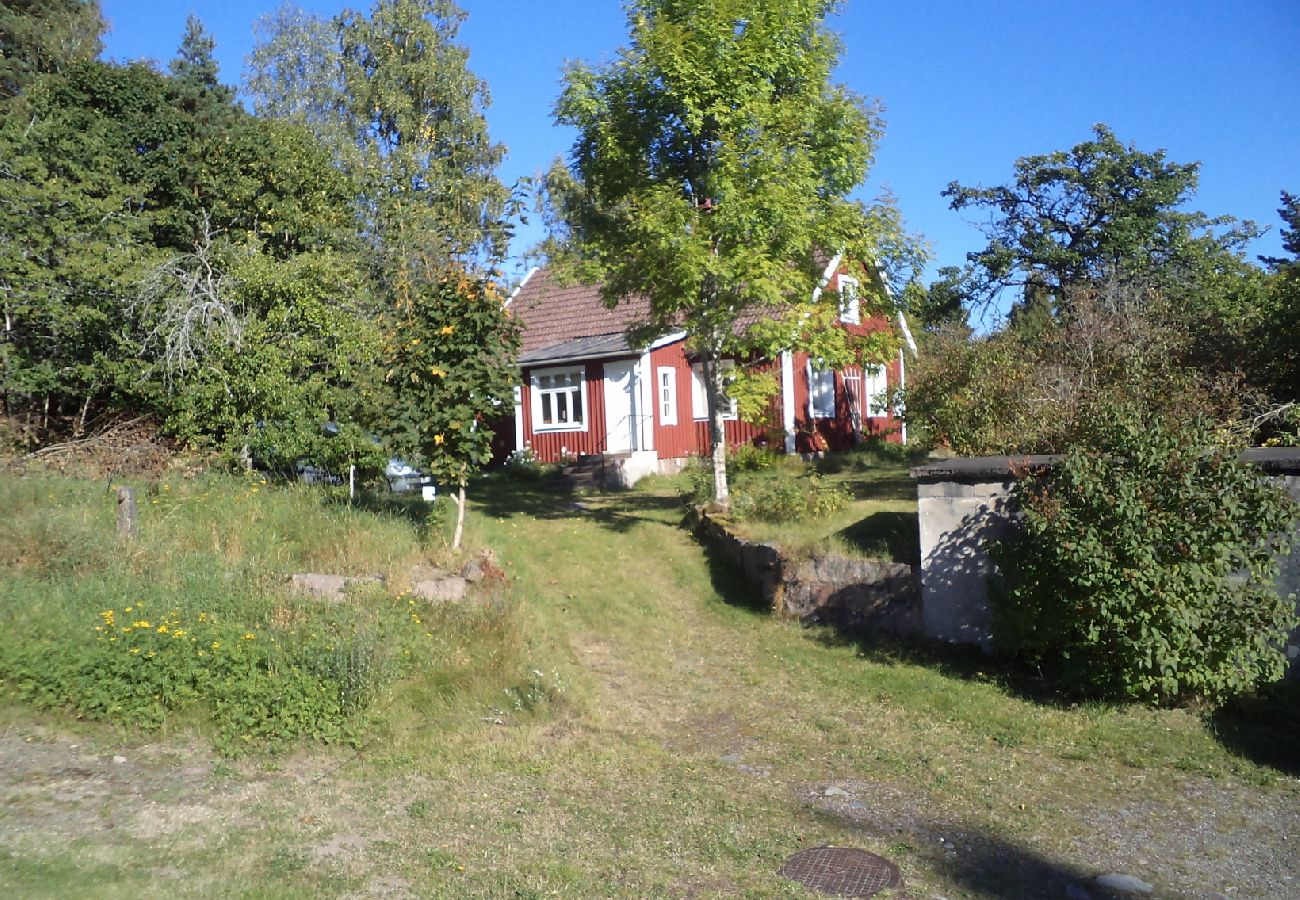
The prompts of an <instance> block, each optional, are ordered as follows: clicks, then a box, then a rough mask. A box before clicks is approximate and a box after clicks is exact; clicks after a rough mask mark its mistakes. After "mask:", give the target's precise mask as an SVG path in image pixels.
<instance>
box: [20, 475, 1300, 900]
mask: <svg viewBox="0 0 1300 900" xmlns="http://www.w3.org/2000/svg"><path fill="white" fill-rule="evenodd" d="M895 472H896V474H895V475H894V476H885V475H884V474H882V475H881V476H880V477H881V479H883V480H885V481H888V479H889V478H896V477H898V476H897V473H898V472H901V468H900V469H897V470H895ZM846 477H847V478H858V479H860V480H862V481H863V482H864V483H866V482H868V481H869V479H870V478H871V477H873V474H872V473H870V472H861V473H846ZM259 487H260V490H259V491H258V492H255V493H254V492H250V491H249V486H248V485H244V484H241V483H239V482H232V481H230V480H226V479H214V480H208V481H204V480H200V481H189V482H184V483H176V484H172V485H171V486H170V487H169V488H168V489H167V490H166V491H163V490H162V489H161V488H159V489H158V490H157V491H156V492H155V493H154V494H153V495H152V499H160V498H161V495H162V494H163V493H166V494H168V495H173V499H160V502H159V503H158V504H156V505H155V504H152V503H151V502H146V503H145V504H144V507H143V509H144V517H143V522H142V538H141V546H140V547H139V548H138V549H136V550H132V551H129V552H128V553H126V554H125V561H123V559H122V558H120V557H121V554H120V553H118V552H117V551H116V550H115V544H113V542H112V541H111V540H110V539H108V538H105V537H104V533H103V532H104V529H105V528H111V514H112V505H111V500H109V499H108V498H107V497H106V496H105V495H103V489H104V486H103V484H102V483H99V484H89V483H84V482H74V481H41V482H36V481H30V480H27V481H22V482H19V483H16V484H15V483H14V481H13V480H10V481H9V482H8V483H0V500H3V501H4V502H8V504H9V509H10V510H11V514H10V515H8V516H7V517H6V519H5V521H4V522H3V523H0V548H4V549H0V553H3V554H5V555H4V556H3V558H2V559H0V562H2V563H3V565H4V566H5V567H6V577H5V582H4V584H5V588H4V590H3V592H0V602H2V603H3V605H0V626H3V627H4V633H5V634H6V635H8V637H7V638H6V640H10V641H13V640H21V639H22V638H21V635H20V634H19V631H18V630H22V629H25V630H27V631H31V630H33V629H35V630H39V629H40V628H41V627H43V626H42V625H41V624H40V623H41V622H42V621H44V620H45V618H47V617H54V620H56V621H58V622H60V623H63V624H61V625H60V627H73V623H75V622H77V621H80V618H82V606H83V605H84V607H85V609H87V610H92V611H93V610H94V609H95V608H96V607H98V606H99V605H100V604H102V603H107V602H108V601H110V600H116V601H117V602H119V603H120V602H121V601H122V599H124V598H125V597H127V596H129V595H130V592H138V591H139V590H140V589H141V588H142V585H156V590H157V591H159V592H160V593H166V592H173V593H177V592H183V591H185V590H187V589H188V587H187V583H186V582H185V581H184V580H183V579H180V576H179V574H178V573H180V572H183V571H186V570H187V569H188V568H195V569H196V570H197V571H199V572H200V573H206V574H203V579H206V578H208V577H209V576H210V577H211V578H212V579H215V580H216V581H218V582H219V581H222V580H223V579H224V580H225V581H226V583H232V582H233V583H234V584H235V585H236V586H237V588H238V590H234V589H232V590H231V591H229V592H230V593H240V592H241V591H242V592H244V593H246V594H247V596H249V597H250V598H252V599H250V600H249V601H248V603H249V604H251V605H248V606H246V607H239V608H240V609H242V610H244V611H245V612H246V613H247V614H250V615H252V614H256V615H264V616H272V615H274V614H276V611H277V610H280V609H282V608H283V607H284V606H285V605H286V604H288V605H291V604H290V601H288V600H286V599H284V598H283V596H282V594H281V591H282V577H283V575H284V574H286V573H287V572H290V571H294V570H297V569H298V568H299V567H302V566H306V565H308V564H310V566H311V567H313V568H316V569H318V570H320V569H327V568H335V569H337V570H339V571H353V572H357V573H363V572H390V573H395V577H396V575H397V574H400V572H401V570H402V569H403V568H404V567H405V566H406V565H408V564H410V563H411V562H417V561H420V562H422V561H429V560H430V559H432V560H434V561H436V558H437V557H438V555H439V553H440V552H441V550H440V547H439V543H440V540H441V534H442V531H441V527H442V525H441V523H437V522H435V523H433V524H432V525H429V524H428V523H427V522H425V520H424V519H423V518H422V517H421V516H419V515H418V514H417V513H416V511H415V510H414V509H413V508H410V507H407V506H404V505H401V504H396V505H376V506H375V507H373V508H368V509H352V510H349V509H347V508H344V507H339V506H338V505H336V504H334V503H331V502H328V501H326V500H325V499H324V498H323V497H322V495H319V494H313V493H311V492H306V491H303V490H301V489H297V488H293V489H289V488H273V487H270V486H266V487H262V486H259ZM677 490H678V483H677V482H673V481H669V480H659V479H652V480H650V482H649V483H648V484H646V485H645V486H644V488H643V489H639V490H637V491H633V492H630V493H625V494H610V495H595V496H589V497H582V498H573V497H570V496H567V495H563V494H557V493H554V492H552V491H548V490H547V489H546V488H545V486H541V485H536V484H532V485H529V484H521V483H516V482H508V481H489V482H485V483H483V484H481V485H478V486H476V488H475V490H474V491H473V492H472V494H471V497H472V499H473V506H472V508H471V513H470V516H469V519H468V523H467V524H468V528H469V539H470V541H471V542H472V543H473V544H475V545H477V546H490V547H492V548H494V549H495V550H496V552H497V555H498V559H499V562H500V564H501V566H502V568H503V569H504V570H505V572H506V573H507V574H508V576H509V582H508V588H507V592H508V596H507V597H505V598H504V599H501V598H498V599H497V600H496V601H494V603H497V604H498V605H499V606H500V615H498V616H494V617H493V618H491V619H490V620H488V621H487V622H485V623H481V624H482V625H483V629H482V630H476V629H475V628H473V627H471V626H470V625H467V624H466V620H462V619H457V618H456V617H454V616H450V615H449V614H446V613H438V612H437V611H436V610H434V609H433V608H427V609H426V608H425V607H420V610H421V614H422V615H424V616H426V617H427V618H429V619H434V618H436V617H437V616H438V615H449V617H448V618H446V619H445V620H443V621H444V623H445V632H444V633H442V637H441V639H439V640H433V639H430V640H429V642H428V644H426V645H423V646H426V647H427V648H428V649H427V651H418V652H419V653H423V657H422V658H421V659H419V660H417V661H415V662H413V663H411V664H410V665H409V666H408V667H407V668H405V669H403V670H401V672H400V674H399V675H398V676H397V677H395V678H394V679H392V680H390V681H388V682H386V683H385V686H384V687H383V689H382V691H381V692H380V693H379V695H378V696H377V698H376V699H375V703H374V706H373V707H372V713H371V715H370V717H369V720H368V725H367V728H366V731H365V737H364V739H363V740H362V741H361V742H360V745H359V746H356V747H350V746H321V745H318V744H310V743H309V744H304V745H300V746H298V747H297V748H296V749H289V750H286V751H284V752H281V753H280V754H278V755H272V756H264V755H256V754H254V755H244V756H239V757H234V758H230V757H223V756H219V755H217V754H215V753H214V752H213V751H212V749H211V742H210V741H209V740H208V735H207V734H206V732H205V731H204V730H203V729H204V727H205V726H203V724H202V722H201V721H198V722H197V724H196V721H195V720H192V719H185V718H181V719H177V720H176V721H170V720H169V721H168V723H167V724H166V725H165V726H164V728H163V730H162V731H161V732H149V733H138V732H133V731H129V730H121V729H115V728H113V727H111V726H107V725H103V724H99V723H92V722H85V721H78V720H76V719H75V718H73V717H72V716H70V715H68V714H66V713H64V712H59V711H47V712H40V711H34V710H33V709H32V708H31V707H30V706H29V705H26V704H21V703H18V702H16V701H13V700H9V701H7V702H6V704H5V705H4V706H2V707H0V895H3V896H5V897H26V896H41V897H48V896H59V897H96V898H101V897H139V896H145V895H157V894H166V895H168V896H213V895H222V896H248V897H318V896H371V895H379V896H390V897H548V896H561V897H595V896H611V897H737V896H744V897H784V896H788V897H805V896H812V895H811V894H809V893H808V892H806V891H804V890H803V889H802V888H800V887H799V886H797V885H795V884H793V883H791V882H787V881H784V880H782V879H781V878H779V877H778V876H777V875H776V874H775V872H776V870H777V869H778V868H779V867H780V866H781V864H782V863H783V862H784V860H785V859H786V858H787V857H789V856H790V855H791V854H793V853H795V852H797V851H799V850H801V849H805V848H809V847H815V846H820V845H825V844H833V845H838V846H855V847H861V848H863V849H866V850H870V851H873V852H877V853H880V854H882V855H884V856H886V857H888V858H890V859H891V860H893V861H894V862H896V863H897V864H898V865H899V866H900V868H901V869H902V872H903V878H904V891H905V893H906V896H908V897H913V898H917V897H934V896H940V895H941V896H944V897H948V898H956V897H1038V896H1042V897H1061V896H1065V889H1066V885H1067V884H1089V879H1091V877H1092V876H1094V875H1096V874H1098V873H1103V872H1128V873H1132V874H1134V875H1137V876H1140V877H1142V878H1145V879H1146V880H1147V881H1150V882H1152V883H1154V884H1155V886H1156V892H1157V895H1158V896H1166V897H1195V896H1204V895H1205V894H1204V892H1205V891H1211V890H1213V891H1220V892H1222V893H1224V894H1226V895H1228V896H1243V897H1245V896H1249V897H1286V896H1294V895H1295V888H1296V886H1297V885H1300V861H1298V860H1297V858H1296V855H1295V853H1294V840H1295V835H1297V834H1300V778H1297V775H1300V759H1297V758H1296V756H1295V755H1294V754H1295V751H1296V749H1297V747H1298V746H1300V744H1297V733H1296V722H1297V720H1298V719H1300V717H1297V715H1296V710H1295V709H1294V707H1285V708H1284V707H1280V706H1278V705H1277V704H1276V703H1274V702H1267V701H1261V702H1260V704H1259V705H1257V706H1255V707H1251V708H1247V709H1244V710H1243V711H1240V712H1238V713H1237V714H1235V715H1233V716H1229V717H1217V718H1216V717H1210V716H1200V715H1197V714H1194V713H1193V712H1189V711H1183V710H1173V711H1153V710H1147V709H1140V708H1121V707H1109V706H1092V705H1088V706H1065V705H1058V704H1054V703H1051V702H1043V701H1041V700H1035V699H1033V698H1032V697H1030V696H1029V695H1028V694H1027V692H1026V691H1025V690H1023V689H1022V687H1020V686H1018V685H1017V684H1016V683H1015V682H1013V681H1011V680H1010V679H1008V678H1007V677H1005V676H1004V673H1002V672H1000V671H999V670H997V669H995V668H993V667H991V665H990V664H988V663H987V662H986V661H985V660H982V659H979V658H976V657H967V656H937V655H932V654H927V652H926V651H924V650H907V649H905V648H892V649H891V648H886V647H872V646H864V645H860V644H857V643H854V642H851V641H846V640H844V639H841V638H840V637H838V636H837V635H835V634H833V633H829V632H825V631H819V630H810V629H805V628H801V627H799V626H798V625H796V624H792V623H790V622H785V621H779V620H775V619H773V618H771V617H770V616H769V615H767V614H766V613H764V612H763V611H762V610H760V609H758V608H756V607H755V605H754V603H753V597H752V595H751V593H750V592H749V591H748V590H747V589H746V588H745V587H744V586H743V585H742V584H740V583H738V582H737V581H736V580H735V579H734V578H733V576H732V574H731V573H730V572H728V571H727V570H725V569H723V568H719V567H718V566H716V565H714V564H713V563H712V562H711V561H710V560H709V558H708V557H707V556H706V554H705V553H704V552H703V551H702V549H701V548H700V546H699V545H698V544H696V543H695V542H694V540H693V539H692V537H691V536H690V535H689V534H688V533H687V532H685V531H684V530H683V529H682V528H681V527H680V522H681V519H682V515H683V507H682V504H681V501H680V499H679V497H678V495H677ZM237 497H242V499H236V498H237ZM15 498H17V499H15ZM24 498H25V499H24ZM177 498H178V499H177ZM18 500H21V501H22V503H21V504H19V503H18ZM891 502H897V503H898V504H899V509H898V510H897V511H903V509H904V506H903V504H905V502H906V498H904V497H903V496H902V491H901V488H899V496H898V497H897V499H896V500H895V501H891ZM14 510H17V512H13V511H14ZM886 511H889V510H886ZM42 522H44V523H46V524H41V523H42ZM15 523H16V524H15ZM846 524H847V522H846ZM182 546H184V547H187V548H188V550H187V551H186V553H187V554H188V556H186V555H178V554H179V548H180V547H182ZM15 548H17V549H15ZM165 554H172V556H171V557H169V559H170V561H165V562H164V561H161V560H160V559H159V557H160V556H161V555H165ZM227 572H232V573H235V574H233V575H230V576H227V575H226V574H225V573H227ZM105 573H109V576H111V577H108V576H106V575H105ZM133 579H134V580H133ZM200 582H202V583H206V581H203V580H202V579H200ZM196 583H197V582H196ZM151 589H152V588H151ZM214 590H215V589H214ZM83 591H84V592H88V593H90V594H92V595H93V599H92V600H90V601H87V602H86V603H85V604H82V602H81V601H80V600H79V599H78V597H79V595H80V594H81V593H82V592H83ZM115 591H116V592H119V593H118V594H117V595H115V594H114V592H115ZM160 600H161V598H160ZM391 600H392V598H391V597H389V596H387V595H386V594H385V595H378V594H377V595H374V596H371V597H370V598H369V599H367V600H364V601H358V602H359V603H371V604H383V603H387V602H389V601H391ZM31 607H36V608H38V609H39V610H40V612H39V614H34V613H33V612H32V610H31ZM233 611H234V610H233V608H232V612H233ZM413 646H417V645H413ZM7 687H12V685H7ZM1088 890H1089V891H1090V892H1092V896H1103V894H1102V892H1101V891H1099V890H1097V889H1096V888H1095V887H1094V886H1092V885H1091V884H1089V887H1088Z"/></svg>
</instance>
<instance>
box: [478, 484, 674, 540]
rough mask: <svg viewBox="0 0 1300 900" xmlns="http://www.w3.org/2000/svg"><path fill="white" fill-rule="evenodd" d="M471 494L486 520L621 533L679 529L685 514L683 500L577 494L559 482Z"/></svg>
mask: <svg viewBox="0 0 1300 900" xmlns="http://www.w3.org/2000/svg"><path fill="white" fill-rule="evenodd" d="M470 490H471V497H470V499H471V500H472V501H473V502H474V503H475V504H476V505H477V506H478V507H479V509H480V510H481V511H482V512H483V514H484V515H488V516H491V517H493V518H498V519H509V518H512V517H514V516H527V517H529V518H532V519H540V520H551V519H572V518H581V519H583V520H584V521H586V522H593V523H595V524H597V525H600V526H601V527H603V528H608V529H609V530H611V531H615V532H619V533H624V532H627V531H629V530H631V529H632V528H634V527H635V526H637V525H639V524H642V523H645V522H652V523H656V524H660V525H675V524H676V523H677V521H678V520H679V517H680V513H681V509H682V503H681V499H680V498H678V497H675V496H665V495H660V494H646V493H641V492H638V491H595V492H591V493H575V492H574V491H573V490H571V489H569V488H568V487H566V486H565V484H564V482H563V481H561V480H560V479H558V478H557V479H540V480H537V481H512V480H509V479H504V478H485V479H482V480H481V481H476V482H474V484H472V485H471V486H470Z"/></svg>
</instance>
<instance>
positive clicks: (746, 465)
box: [727, 444, 781, 472]
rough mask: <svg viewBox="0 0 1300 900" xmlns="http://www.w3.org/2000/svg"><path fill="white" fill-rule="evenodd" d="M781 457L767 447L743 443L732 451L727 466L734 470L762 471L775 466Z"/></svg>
mask: <svg viewBox="0 0 1300 900" xmlns="http://www.w3.org/2000/svg"><path fill="white" fill-rule="evenodd" d="M780 459H781V457H779V456H777V454H776V453H775V452H774V451H772V450H769V449H768V448H766V447H755V446H754V445H753V444H741V445H740V446H739V447H737V448H736V449H735V450H732V451H731V457H730V459H729V460H728V461H727V467H728V469H729V470H730V471H732V472H761V471H763V470H765V469H770V468H772V467H773V466H775V465H776V464H777V462H779V461H780Z"/></svg>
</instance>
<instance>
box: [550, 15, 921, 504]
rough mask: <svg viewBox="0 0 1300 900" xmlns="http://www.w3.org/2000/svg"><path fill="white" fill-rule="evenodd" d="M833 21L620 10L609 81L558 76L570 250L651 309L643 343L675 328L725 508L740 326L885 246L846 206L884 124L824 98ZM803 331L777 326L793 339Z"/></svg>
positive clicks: (612, 288) (838, 97)
mask: <svg viewBox="0 0 1300 900" xmlns="http://www.w3.org/2000/svg"><path fill="white" fill-rule="evenodd" d="M836 5H837V4H836V3H833V2H828V0H796V2H791V0H641V2H634V3H630V4H629V5H628V28H629V31H630V38H631V41H630V45H629V46H628V47H627V48H625V49H623V50H621V51H620V52H619V54H618V56H617V58H616V59H615V60H614V61H612V62H610V63H607V64H605V65H602V66H599V67H589V66H586V65H582V64H576V65H573V66H571V67H570V68H569V70H568V72H567V73H566V75H565V88H564V92H563V94H562V96H561V97H560V99H559V102H558V103H557V106H556V119H557V121H559V122H560V123H561V124H564V125H570V126H573V127H574V128H576V129H577V131H578V138H577V140H576V142H575V143H574V146H573V150H572V153H571V156H570V163H571V167H572V174H573V182H574V183H573V189H572V190H569V191H567V192H566V193H565V196H564V202H565V204H566V207H567V208H566V210H565V211H564V219H565V221H566V224H567V228H568V233H567V235H565V237H566V238H567V240H568V245H569V250H570V252H571V254H572V256H573V257H574V258H576V259H577V260H580V261H581V264H582V267H583V268H584V269H585V270H586V272H587V273H588V274H590V275H593V276H596V277H598V278H599V279H600V280H601V282H602V284H603V290H604V293H605V298H606V301H607V302H609V303H611V304H612V303H617V302H618V301H620V300H622V299H624V298H626V297H629V296H632V295H642V296H644V297H646V298H648V299H649V301H650V319H649V321H648V322H646V323H645V325H646V326H647V329H648V330H650V331H659V332H660V333H662V332H663V331H666V330H673V329H677V328H685V329H686V331H687V333H688V335H689V340H690V345H691V346H692V348H693V349H694V350H695V351H696V352H698V353H699V355H700V357H701V359H702V360H703V365H704V372H705V381H706V384H707V391H706V394H707V396H708V409H709V433H710V444H711V446H712V456H713V466H714V499H715V502H717V503H718V504H719V505H722V506H726V505H727V504H728V503H729V492H728V488H727V470H726V441H725V438H724V432H723V418H722V417H723V411H724V409H725V404H724V402H723V397H724V390H725V384H724V372H723V368H722V366H721V365H720V362H721V359H722V357H723V356H724V354H725V355H732V354H734V355H744V354H746V353H747V352H748V351H749V350H750V349H751V348H752V347H753V346H754V344H753V340H752V338H751V335H749V334H748V332H747V329H746V328H745V327H744V324H745V323H747V322H749V321H751V320H753V319H756V318H757V319H762V318H765V317H769V318H770V316H772V315H775V314H778V313H779V312H781V311H786V310H789V309H790V308H791V304H795V303H799V302H800V301H801V300H802V299H803V298H807V297H809V296H810V295H811V294H812V292H813V290H814V288H815V287H816V285H817V280H818V277H819V275H820V271H821V269H822V268H823V267H824V265H825V259H826V257H827V256H828V255H830V254H833V253H836V252H839V251H841V250H843V251H846V252H847V253H848V254H849V255H850V256H851V257H855V258H857V259H862V260H872V259H876V258H878V257H879V254H878V252H877V251H878V250H879V248H880V247H881V246H882V245H883V244H884V243H885V242H886V240H887V239H888V238H890V237H894V236H895V235H896V228H895V227H894V226H895V224H896V223H895V220H894V219H893V218H892V217H890V216H882V215H873V214H872V212H870V211H868V210H867V209H865V208H864V207H863V206H862V205H861V204H859V203H856V202H853V201H852V200H850V199H848V196H849V194H850V192H852V191H853V190H854V189H855V188H857V187H858V186H859V185H861V184H862V182H863V180H864V178H865V177H866V173H867V168H868V166H869V165H870V163H871V160H872V153H873V150H874V146H875V143H876V140H877V139H878V137H879V135H880V132H881V123H880V119H879V116H878V114H877V111H876V109H875V107H873V106H872V105H870V104H868V102H867V101H866V100H864V99H863V98H862V97H860V96H858V95H856V94H854V93H853V92H851V91H849V90H848V89H847V88H845V87H844V86H843V85H838V84H834V83H832V82H831V72H832V70H833V69H834V67H835V64H836V62H837V60H838V58H839V53H840V45H839V42H838V40H837V39H836V38H835V36H834V35H833V34H832V33H831V32H830V31H829V30H828V29H827V27H826V16H827V15H828V14H830V13H831V12H832V11H833V10H834V8H835V6H836ZM825 302H826V304H827V305H831V304H833V303H834V302H835V298H834V297H832V296H830V295H827V296H826V298H825ZM804 321H806V320H803V319H801V317H799V316H793V317H790V318H789V319H788V323H789V325H790V329H791V334H790V337H791V338H793V337H794V334H793V332H794V331H795V330H797V329H798V328H800V327H802V326H801V324H800V323H801V322H804ZM765 338H766V342H768V343H770V342H771V339H772V335H771V334H770V333H769V334H768V335H766V336H765ZM787 346H788V344H787Z"/></svg>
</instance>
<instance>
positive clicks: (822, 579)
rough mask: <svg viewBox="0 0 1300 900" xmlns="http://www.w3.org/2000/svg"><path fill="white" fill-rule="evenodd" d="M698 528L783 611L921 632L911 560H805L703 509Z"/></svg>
mask: <svg viewBox="0 0 1300 900" xmlns="http://www.w3.org/2000/svg"><path fill="white" fill-rule="evenodd" d="M695 522H696V530H697V532H698V533H699V534H700V536H701V537H702V538H703V539H704V540H705V541H706V542H707V543H708V544H709V545H710V546H711V547H713V549H714V550H715V552H717V553H718V554H719V555H720V556H722V557H723V558H724V559H726V560H727V561H728V562H730V563H731V564H732V565H734V566H735V567H736V568H737V569H739V570H740V571H741V572H742V573H743V574H744V576H745V580H746V581H748V582H749V583H750V584H751V585H753V586H754V588H755V589H756V590H757V591H758V592H759V593H760V594H761V596H762V598H763V603H764V605H766V606H767V607H768V608H769V609H771V610H772V611H773V612H774V613H777V614H778V615H784V616H789V617H791V618H797V619H799V620H800V621H802V622H805V623H807V624H818V625H833V626H835V627H837V628H841V629H844V630H847V631H874V632H878V633H886V634H893V635H897V636H910V635H915V634H919V633H920V631H921V604H920V595H919V592H918V587H917V583H916V572H915V570H914V569H913V567H912V566H909V565H907V564H906V563H895V562H882V561H879V560H870V559H851V558H848V557H842V556H817V557H812V558H799V557H795V556H793V555H790V554H787V553H785V552H784V551H783V550H782V549H781V548H780V547H779V546H778V545H777V544H773V543H758V542H754V541H746V540H745V539H743V538H741V537H738V536H737V535H736V534H734V533H733V532H732V531H731V530H730V529H729V528H728V527H727V525H726V522H725V520H724V519H721V518H717V517H712V516H709V515H708V514H707V513H704V512H703V511H700V510H697V511H696V514H695Z"/></svg>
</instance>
